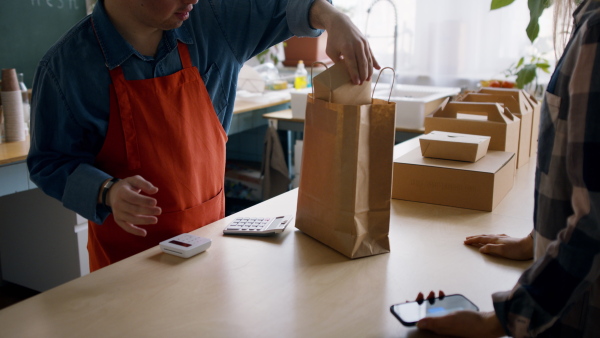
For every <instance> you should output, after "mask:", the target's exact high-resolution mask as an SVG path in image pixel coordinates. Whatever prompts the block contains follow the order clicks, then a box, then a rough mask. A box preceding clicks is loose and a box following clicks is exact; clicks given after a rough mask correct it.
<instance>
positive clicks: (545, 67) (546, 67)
mask: <svg viewBox="0 0 600 338" xmlns="http://www.w3.org/2000/svg"><path fill="white" fill-rule="evenodd" d="M535 66H536V67H537V68H539V69H541V70H543V71H544V72H545V73H550V65H549V64H547V63H536V64H535Z"/></svg>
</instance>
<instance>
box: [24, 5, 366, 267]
mask: <svg viewBox="0 0 600 338" xmlns="http://www.w3.org/2000/svg"><path fill="white" fill-rule="evenodd" d="M194 6H195V7H196V8H195V9H194ZM192 9H194V10H192ZM307 18H308V20H307ZM315 28H323V29H328V31H329V41H328V54H329V55H330V56H331V57H332V58H333V59H334V60H338V59H341V58H344V59H346V63H347V64H348V65H349V69H348V71H349V73H350V74H351V77H352V78H353V80H354V81H355V82H356V83H360V82H362V81H363V80H366V79H368V78H370V77H371V74H372V69H373V67H375V68H378V65H377V62H376V61H375V58H374V57H373V55H372V53H371V51H370V49H369V45H368V43H367V41H366V40H365V39H364V37H363V36H362V35H361V34H360V32H359V31H358V29H357V28H356V27H355V26H354V25H353V24H352V23H351V22H350V20H349V19H348V17H347V16H345V15H343V14H341V12H339V11H337V10H336V9H335V8H334V7H333V6H331V5H330V4H329V3H328V2H327V1H325V0H279V1H275V0H273V1H265V0H227V1H224V0H210V1H208V0H204V1H201V2H200V3H198V0H100V1H99V2H98V3H97V4H96V7H95V9H94V12H93V13H92V14H91V15H90V16H88V17H86V18H85V19H84V20H82V21H81V22H80V23H79V24H78V25H77V26H75V27H74V28H73V29H71V30H70V31H69V32H67V34H65V36H63V37H62V38H61V40H60V41H59V42H57V43H56V44H55V45H54V46H53V47H52V48H51V49H50V51H49V52H48V53H47V54H46V55H45V56H44V58H43V59H42V61H41V62H40V67H39V68H38V71H37V73H36V77H35V80H34V81H35V86H34V94H33V102H32V109H33V111H34V123H33V124H34V126H33V136H32V147H31V150H30V154H29V157H28V165H29V169H30V173H31V178H32V180H33V181H34V182H35V183H36V184H37V185H38V186H39V187H40V188H42V189H43V190H44V192H46V193H47V194H49V195H51V196H53V197H56V198H58V199H59V200H61V201H62V202H63V204H64V205H65V206H66V207H68V208H70V209H72V210H74V211H76V212H77V213H79V214H81V215H82V216H84V217H86V218H87V219H89V220H90V221H89V241H88V250H89V253H90V269H91V270H92V271H94V270H97V269H100V268H102V267H105V266H107V265H109V264H112V263H114V262H117V261H119V260H121V259H124V258H126V257H129V256H131V255H133V254H136V253H138V252H141V251H143V250H146V249H148V248H150V247H153V246H155V245H157V244H158V243H159V242H160V241H162V240H165V239H167V238H169V237H173V236H176V235H178V234H181V233H185V232H190V231H192V230H195V229H197V228H199V227H201V226H204V225H206V224H209V223H211V222H214V221H216V220H218V219H220V218H222V217H223V216H224V210H225V209H224V192H223V185H224V173H225V143H226V141H227V135H226V131H227V130H228V128H229V124H230V123H231V117H232V111H233V99H234V98H235V87H236V83H237V75H238V73H239V70H240V69H241V67H242V66H243V64H244V62H245V61H246V60H248V59H249V58H251V57H252V56H254V55H256V54H257V53H259V52H260V51H262V50H264V49H265V48H268V47H270V46H272V45H274V44H276V43H279V42H281V41H283V40H285V39H287V38H289V37H290V36H292V35H304V36H316V35H318V34H319V33H320V31H319V30H318V29H315ZM57 130H60V131H61V133H58V134H57V133H56V131H57Z"/></svg>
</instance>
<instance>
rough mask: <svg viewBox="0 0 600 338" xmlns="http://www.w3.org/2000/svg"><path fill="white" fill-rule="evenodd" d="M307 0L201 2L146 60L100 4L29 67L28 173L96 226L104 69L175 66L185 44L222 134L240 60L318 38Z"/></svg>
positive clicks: (143, 73) (146, 72)
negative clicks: (278, 46) (301, 39)
mask: <svg viewBox="0 0 600 338" xmlns="http://www.w3.org/2000/svg"><path fill="white" fill-rule="evenodd" d="M313 1H314V0H202V1H200V2H198V4H197V5H195V6H194V9H193V10H192V12H191V13H190V18H189V19H188V20H186V21H185V22H184V23H183V25H182V26H181V27H179V28H177V29H174V30H171V31H166V32H164V35H163V39H162V41H161V42H160V44H159V47H158V51H157V53H156V55H155V56H154V57H150V56H146V55H141V54H140V53H139V52H137V51H136V50H135V49H134V48H133V47H132V46H131V45H130V44H129V43H128V42H127V41H125V40H124V39H123V37H121V35H120V34H119V33H118V32H117V30H116V28H115V27H114V26H113V24H112V23H111V21H110V20H109V18H108V16H107V13H106V11H105V9H104V6H103V1H99V2H98V3H97V5H96V7H95V9H94V12H93V13H92V14H91V15H89V16H87V17H85V18H84V19H83V20H81V21H80V22H79V23H78V24H77V25H75V26H74V27H73V28H72V29H71V30H69V31H68V32H67V33H66V34H65V35H64V36H63V37H61V38H60V39H59V41H58V42H57V43H56V44H55V45H54V46H53V47H52V48H51V49H50V50H49V51H48V52H47V53H46V55H45V56H44V57H43V59H42V60H41V61H40V64H39V66H38V69H37V71H36V74H35V78H34V82H33V96H32V137H31V148H30V151H29V156H28V157H27V165H28V167H29V172H30V176H31V180H32V181H33V182H35V184H37V186H38V187H39V188H41V189H42V190H43V191H44V192H45V193H46V194H48V195H50V196H52V197H54V198H56V199H58V200H60V201H62V203H63V205H64V206H65V207H67V208H69V209H71V210H73V211H75V212H77V213H78V214H80V215H82V216H83V217H85V218H87V219H89V220H91V221H93V222H96V223H103V222H104V219H105V218H106V217H107V216H108V215H109V213H110V210H109V209H108V208H105V207H103V206H101V205H99V204H98V203H97V198H98V192H99V190H100V186H101V184H102V182H104V181H105V180H106V179H108V178H110V176H109V175H108V174H107V173H105V172H103V171H101V170H99V169H98V168H96V167H94V165H93V164H94V159H95V157H96V155H97V154H98V152H99V151H100V149H101V148H102V145H103V142H104V138H105V135H106V132H107V129H108V116H109V85H110V83H111V80H110V75H109V72H108V69H113V68H115V67H119V66H121V67H122V69H123V72H124V75H125V78H126V79H127V80H138V79H148V78H153V77H160V76H166V75H170V74H173V73H175V72H177V71H179V70H181V67H182V66H181V61H180V59H179V52H178V50H177V48H176V47H177V41H181V42H183V43H186V44H187V45H188V48H189V51H190V56H191V59H192V63H193V65H194V66H195V67H197V68H198V70H199V72H200V75H201V76H202V79H203V80H204V83H205V84H206V87H207V90H208V93H209V95H210V98H211V100H212V102H213V106H214V108H215V112H216V113H217V115H218V117H219V120H220V121H221V124H222V126H223V128H224V129H225V131H228V130H229V125H230V123H231V118H232V114H233V105H234V100H235V94H236V85H237V78H238V73H239V71H240V69H241V68H242V66H243V64H244V62H246V61H247V60H248V59H250V58H251V57H253V56H254V55H256V54H258V53H259V52H261V51H262V50H264V49H266V48H268V47H270V46H272V45H274V44H276V43H279V42H281V41H283V40H286V39H288V38H289V37H291V36H292V35H297V36H318V35H319V34H320V33H321V31H320V30H316V29H313V28H312V27H311V26H310V24H309V10H310V7H311V6H312V3H313ZM94 31H95V33H96V34H95V33H94ZM157 160H160V159H157Z"/></svg>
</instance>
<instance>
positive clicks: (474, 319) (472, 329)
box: [417, 311, 506, 338]
mask: <svg viewBox="0 0 600 338" xmlns="http://www.w3.org/2000/svg"><path fill="white" fill-rule="evenodd" d="M417 327H418V328H419V330H427V331H432V332H434V333H436V334H439V335H444V336H453V337H473V338H486V337H502V336H505V335H506V333H505V332H504V329H503V328H502V325H500V321H499V320H498V317H496V314H495V313H494V312H476V311H456V312H453V313H451V314H449V315H446V316H441V317H427V318H423V319H421V320H419V321H418V322H417Z"/></svg>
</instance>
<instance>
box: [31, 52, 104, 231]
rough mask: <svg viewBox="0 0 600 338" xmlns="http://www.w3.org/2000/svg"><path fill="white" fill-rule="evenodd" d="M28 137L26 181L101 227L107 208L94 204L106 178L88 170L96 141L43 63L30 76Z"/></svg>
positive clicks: (90, 167)
mask: <svg viewBox="0 0 600 338" xmlns="http://www.w3.org/2000/svg"><path fill="white" fill-rule="evenodd" d="M34 82H35V84H36V85H35V86H34V92H33V96H32V111H33V112H36V114H35V116H34V118H33V119H32V138H31V146H30V149H29V155H28V157H27V165H28V168H29V173H30V178H31V180H32V181H33V182H34V183H35V184H36V185H37V186H38V187H39V188H40V189H42V191H44V193H46V194H48V195H49V196H51V197H54V198H56V199H58V200H60V201H62V203H63V205H64V206H65V207H66V208H68V209H71V210H73V211H75V212H77V213H78V214H80V215H81V216H83V217H85V218H87V219H89V220H91V221H93V222H96V223H99V224H101V223H103V222H104V219H106V217H108V215H109V213H110V210H108V208H106V207H103V206H101V205H98V203H97V198H98V192H99V191H100V185H101V184H102V182H103V181H104V180H106V179H107V178H109V177H110V176H108V175H107V174H106V173H104V172H102V171H100V170H99V169H97V168H95V167H94V166H93V162H94V158H95V154H96V153H97V148H98V147H100V146H101V145H102V139H101V137H100V136H99V137H97V138H96V139H91V138H90V137H91V135H94V133H90V132H89V128H86V127H84V126H82V125H81V124H80V123H79V122H78V119H77V118H76V117H75V115H74V114H73V109H83V107H77V106H76V104H73V105H71V104H69V102H68V100H67V97H69V96H71V93H69V92H68V91H69V88H68V87H67V88H65V86H64V85H63V84H61V82H62V81H61V80H60V79H59V78H58V77H57V75H56V74H54V72H53V71H52V70H51V69H50V68H49V67H48V66H47V65H45V64H44V63H43V62H42V63H41V64H40V66H39V67H38V69H37V72H36V75H35V80H34Z"/></svg>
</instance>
